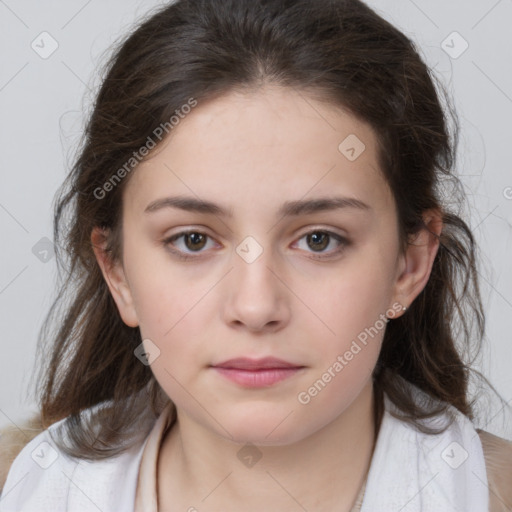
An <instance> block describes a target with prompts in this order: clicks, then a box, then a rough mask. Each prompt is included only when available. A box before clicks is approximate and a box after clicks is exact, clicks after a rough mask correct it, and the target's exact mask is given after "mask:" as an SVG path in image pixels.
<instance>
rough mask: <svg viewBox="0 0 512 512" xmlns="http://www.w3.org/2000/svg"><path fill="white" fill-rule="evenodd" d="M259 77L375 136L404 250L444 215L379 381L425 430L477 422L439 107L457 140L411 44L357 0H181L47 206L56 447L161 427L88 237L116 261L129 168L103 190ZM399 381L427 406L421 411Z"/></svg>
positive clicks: (134, 41)
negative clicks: (155, 138) (184, 125)
mask: <svg viewBox="0 0 512 512" xmlns="http://www.w3.org/2000/svg"><path fill="white" fill-rule="evenodd" d="M267 83H271V84H276V85H280V86H283V87H292V88H294V89H296V90H298V91H301V92H304V93H305V94H309V95H312V96H315V97H317V98H322V99H324V100H327V101H328V102H330V103H331V104H333V105H339V106H341V107H343V108H345V109H346V110H347V111H349V112H351V113H352V114H353V115H355V116H357V117H358V118H359V119H362V120H363V121H365V122H367V123H369V125H370V126H371V127H372V128H373V129H374V132H375V134H376V136H377V138H378V142H379V146H380V153H379V163H380V168H381V171H382V173H383V174H384V176H385V178H386V180H387V181H388V183H389V184H390V187H391V189H392V191H393V195H394V198H395V201H396V205H397V210H398V223H399V232H400V240H401V243H402V250H405V248H406V247H407V243H409V242H410V237H411V236H413V235H414V234H415V233H417V232H418V230H419V229H420V228H422V227H425V226H424V223H423V220H422V213H423V212H425V211H426V210H428V209H431V208H438V209H439V210H440V211H441V212H442V219H443V223H444V228H443V231H442V234H441V235H440V247H439V251H438V254H437V256H436V258H435V261H434V265H433V269H432V273H431V276H430V279H429V281H428V283H427V285H426V287H425V288H424V290H423V291H422V292H421V293H420V295H419V296H418V297H417V298H416V300H415V301H414V302H413V303H412V304H411V305H410V307H409V310H408V311H407V313H406V314H405V315H402V316H401V317H399V318H397V319H394V320H391V321H390V322H389V323H388V325H387V329H386V332H385V335H384V340H383V346H382V351H381V353H380V357H379V360H378V363H377V366H376V368H375V371H374V375H373V377H374V387H375V389H376V390H377V391H378V392H379V393H380V394H382V393H383V392H386V393H387V394H388V395H389V397H390V398H391V400H392V401H393V402H394V403H395V404H396V405H397V406H398V408H399V409H400V410H401V411H402V413H403V414H402V415H401V417H402V418H403V419H404V420H405V421H409V422H412V423H413V424H415V425H417V426H418V428H420V429H423V430H424V431H428V432H430V431H431V430H429V429H426V428H425V427H424V426H423V425H422V424H421V421H420V420H422V419H423V418H428V417H430V416H432V415H434V414H437V413H439V412H440V411H447V410H449V409H450V407H449V406H450V405H451V406H454V407H455V408H456V409H458V410H459V411H461V412H462V413H463V414H465V415H466V416H468V417H469V418H470V419H473V407H472V403H470V402H469V399H468V383H469V377H470V374H471V373H478V372H476V371H475V370H472V369H471V365H472V363H473V361H474V357H475V356H476V354H478V352H479V349H480V345H481V342H482V338H483V333H484V314H483V310H482V304H481V299H480V294H479V289H478V280H477V271H476V263H475V261H476V260H475V252H476V247H475V241H474V239H473V236H472V234H471V231H470V229H469V228H468V226H467V225H466V223H465V222H464V221H463V220H462V218H461V217H460V216H459V215H460V212H457V211H451V210H450V209H449V208H450V206H453V205H455V206H456V205H458V204H462V203H461V200H462V199H461V198H462V197H463V196H462V188H461V187H460V185H459V182H458V179H457V177H456V176H455V175H454V172H453V169H454V167H455V150H456V146H457V131H458V126H457V120H456V116H455V115H454V113H453V110H452V109H451V108H450V107H449V102H447V105H448V111H449V112H450V113H451V114H452V116H451V119H452V120H453V122H454V126H453V133H452V134H451V135H450V133H449V130H448V128H449V126H448V125H449V121H448V118H447V113H446V112H445V110H444V109H443V107H442V105H441V103H440V100H439V96H438V92H437V90H436V86H437V87H438V88H439V90H440V91H443V92H444V89H443V87H442V86H441V84H440V83H439V81H438V80H437V79H436V78H435V76H434V75H433V74H432V72H431V70H430V69H429V68H428V67H427V66H426V64H425V63H424V62H423V60H422V58H421V57H420V56H419V53H418V51H417V50H416V48H415V45H414V43H413V42H412V41H411V40H410V39H409V38H407V37H406V36H405V35H404V34H403V33H402V32H400V31H399V30H398V29H396V28H395V27H393V26H392V25H391V24H390V23H388V22H387V21H385V20H384V19H383V18H382V17H380V16H379V15H378V14H376V13H375V12H374V11H373V10H372V9H370V8H369V7H368V6H366V5H365V4H364V3H363V2H361V1H359V0H178V1H176V2H173V3H171V4H168V5H167V6H164V7H163V8H161V9H160V10H158V11H157V12H155V13H153V15H151V16H149V17H148V18H147V19H146V20H144V21H143V22H142V23H141V24H140V25H139V26H138V28H136V29H135V30H133V32H132V33H130V34H129V35H128V37H127V38H126V40H124V41H123V42H122V43H121V44H120V45H119V47H118V48H116V50H115V54H114V55H113V57H112V59H111V60H110V62H109V64H108V66H107V69H106V73H105V77H104V79H103V81H102V84H101V88H100V90H99V93H98V95H97V98H96V101H95V104H94V107H93V110H92V113H91V115H90V118H89V120H88V123H87V126H86V129H85V133H84V138H83V141H82V144H81V147H80V149H79V151H80V153H79V155H78V158H77V159H76V163H75V164H74V166H73V168H72V170H71V172H70V174H69V176H68V177H67V179H66V181H65V183H64V184H63V187H62V190H61V195H60V197H59V198H58V202H57V204H56V207H55V219H54V222H55V224H54V242H55V244H56V246H57V261H58V265H59V269H60V270H61V272H62V270H63V269H64V268H65V276H64V279H62V280H61V282H60V283H59V285H60V292H59V295H58V297H57V299H56V300H55V302H54V304H53V305H52V308H51V310H50V312H49V314H48V317H47V319H46V321H45V323H44V325H43V328H42V329H41V334H40V350H41V356H40V357H41V360H42V361H43V362H44V363H45V364H44V365H43V367H42V369H41V373H42V374H41V376H40V377H39V383H40V384H41V386H40V393H39V394H40V397H39V400H40V403H41V411H42V418H43V425H44V426H45V427H48V426H49V425H51V424H52V423H54V422H56V421H57V420H60V419H63V418H68V420H67V422H64V423H63V426H64V427H65V429H66V431H65V433H66V434H67V436H68V437H69V442H68V443H67V444H63V441H62V442H61V441H60V440H59V441H58V442H59V443H61V446H62V449H64V450H66V452H67V453H68V454H70V455H76V456H79V457H83V458H102V457H107V456H110V455H114V454H117V453H119V452H121V451H122V450H124V449H125V448H126V447H127V446H128V445H129V443H130V442H132V440H133V438H134V436H136V435H137V433H138V434H139V435H145V433H146V430H144V429H143V428H141V426H140V425H141V423H140V421H141V419H142V420H143V419H148V420H151V419H152V418H153V419H154V418H155V417H156V415H158V414H159V412H160V411H161V410H162V408H163V406H164V405H165V404H166V403H168V402H169V398H168V397H167V396H166V395H165V393H164V392H163V390H162V389H161V388H160V386H159V384H158V383H157V381H156V380H155V378H154V377H153V374H152V372H151V370H150V368H149V367H148V366H145V365H143V364H141V362H140V361H139V360H138V359H137V358H136V357H135V356H134V349H135V348H136V347H137V346H138V345H139V344H140V342H141V335H140V331H139V329H138V328H132V327H128V326H127V325H126V324H124V323H123V321H122V320H121V317H120V315H119V313H118V310H117V307H116V304H115V302H114V300H113V298H112V296H111V294H110V292H109V290H108V288H107V285H106V283H105V280H104V278H103V276H102V273H101V271H100V268H99V266H98V264H97V261H96V259H95V256H94V253H93V250H92V246H91V238H90V237H91V231H92V229H93V228H94V227H95V226H100V227H103V228H105V229H106V233H107V241H108V248H107V251H108V253H109V255H110V257H111V258H112V260H113V261H116V260H119V259H120V258H121V255H122V240H121V237H120V232H121V230H120V225H121V211H122V210H121V205H122V194H123V189H124V187H125V186H126V183H127V182H128V180H129V179H130V175H131V174H130V172H129V171H127V172H126V173H123V177H124V174H126V176H125V177H124V179H122V180H119V182H116V183H115V186H112V187H109V190H108V193H107V192H105V193H103V192H102V193H101V197H98V195H99V194H98V190H100V189H101V190H103V191H105V190H106V189H105V188H104V184H105V183H107V182H109V180H111V179H112V176H113V175H114V174H115V173H116V171H117V170H118V169H121V168H124V169H125V170H126V162H128V161H130V158H131V157H132V155H133V154H134V152H137V151H138V150H139V149H140V148H141V147H142V146H144V145H145V144H147V140H148V137H149V136H151V134H153V133H154V131H155V128H157V127H158V126H161V125H163V124H165V123H168V122H169V119H170V118H171V116H172V115H173V113H175V112H176V110H178V109H180V107H181V106H182V105H185V104H187V103H188V102H189V100H190V98H195V99H196V100H197V101H198V103H199V104H200V103H201V102H202V101H206V100H210V99H212V98H215V97H218V96H220V95H224V94H226V93H228V92H230V91H233V90H248V91H250V90H255V89H257V88H258V87H260V86H262V85H264V84H267ZM445 96H446V93H445ZM118 175H119V174H118ZM447 185H450V186H451V188H450V191H449V192H448V193H446V192H445V191H446V189H445V188H444V187H445V186H447ZM443 194H445V196H446V197H450V198H451V199H453V204H452V205H449V204H447V202H446V201H443V200H442V195H443ZM457 197H458V198H459V201H458V202H456V201H455V198H457ZM66 214H69V218H66ZM61 245H62V250H61V247H60V246H61ZM64 256H67V257H68V260H67V261H64ZM64 305H65V306H66V307H64ZM54 320H56V322H57V325H58V329H57V330H56V332H55V333H52V332H51V328H50V327H51V324H52V322H53V321H54ZM478 375H480V374H478ZM480 376H481V375H480ZM481 377H482V378H484V377H483V376H481ZM404 379H405V380H406V381H409V382H411V383H413V384H415V385H416V386H417V387H419V388H420V389H421V390H423V391H425V393H426V394H427V395H428V396H429V397H432V399H433V401H432V402H431V403H418V402H417V401H416V400H415V399H414V397H412V396H411V395H410V391H409V388H408V387H407V386H406V385H404V382H403V380H404ZM485 380H486V379H485ZM379 396H381V395H379ZM439 400H440V402H439ZM93 406H94V407H93ZM86 409H87V411H86V412H87V414H83V412H84V411H85V410H86ZM150 423H151V422H150V421H148V425H149V424H150ZM432 432H433V430H432Z"/></svg>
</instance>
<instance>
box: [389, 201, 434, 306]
mask: <svg viewBox="0 0 512 512" xmlns="http://www.w3.org/2000/svg"><path fill="white" fill-rule="evenodd" d="M423 221H424V227H423V228H421V229H420V231H419V232H418V233H416V234H415V235H414V237H413V238H412V240H410V241H409V244H408V246H407V249H406V252H405V254H404V255H402V256H401V258H400V265H399V275H398V278H397V281H396V283H395V294H394V299H395V302H399V303H400V304H402V306H405V307H409V305H410V304H411V303H412V302H413V301H414V299H415V298H416V297H417V296H418V295H419V294H420V293H421V291H422V290H423V289H424V288H425V286H426V285H427V282H428V280H429V278H430V273H431V271H432V266H433V264H434V259H435V257H436V255H437V251H438V250H439V236H440V235H441V231H442V229H443V220H442V214H441V212H440V211H439V210H438V209H433V210H427V211H426V212H425V213H424V214H423Z"/></svg>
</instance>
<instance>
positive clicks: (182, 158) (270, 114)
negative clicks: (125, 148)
mask: <svg viewBox="0 0 512 512" xmlns="http://www.w3.org/2000/svg"><path fill="white" fill-rule="evenodd" d="M334 190H336V192H339V193H343V194H344V195H351V196H355V197H357V198H359V199H361V200H362V201H364V202H368V203H371V204H372V206H374V207H375V208H376V209H385V208H389V207H390V206H391V203H390V201H391V193H390V190H389V188H388V186H387V183H386V182H385V180H384V178H383V176H382V174H381V172H380V170H379V167H378V146H377V139H376V136H375V134H374V132H373V130H372V129H371V127H370V126H369V125H368V124H366V123H364V122H362V121H360V120H359V119H357V118H356V117H354V116H352V115H350V114H349V113H348V112H347V111H345V110H343V109H342V108H340V107H335V106H334V105H332V104H329V103H325V102H320V101H318V100H315V99H313V98H312V97H310V96H307V95H306V94H305V93H303V92H299V91H296V90H292V89H285V88H280V87H266V88H262V89H260V90H258V91H257V92H251V93H241V92H232V93H229V94H226V95H224V96H222V97H219V98H216V99H214V100H209V101H207V102H200V103H199V104H198V105H197V106H196V107H195V108H193V109H192V110H191V112H190V113H189V114H187V115H186V116H183V119H181V120H180V122H179V124H178V125H176V126H174V128H173V129H172V131H171V132H170V134H169V135H168V136H167V138H166V139H164V141H163V142H162V143H161V144H160V145H159V146H158V147H157V148H156V150H154V152H153V154H152V155H151V157H150V158H149V159H147V160H146V161H144V162H142V163H141V164H139V166H138V168H137V169H136V170H135V171H134V174H133V175H132V177H131V179H130V182H129V183H128V187H127V190H126V191H125V194H126V196H127V197H128V199H129V201H127V203H128V202H129V203H130V204H132V205H134V206H135V207H136V209H137V210H139V211H143V210H144V208H145V207H146V206H147V204H148V203H149V202H150V201H152V200H155V199H158V198H159V197H160V196H161V197H164V196H165V194H168V195H175V194H177V193H180V194H186V195H195V196H198V197H201V198H205V199H209V198H212V197H214V198H215V199H219V198H222V199H223V200H224V201H223V203H224V204H227V205H234V204H239V205H242V206H244V207H246V208H248V207H249V206H252V207H254V208H256V207H257V205H260V206H261V207H266V206H268V207H271V206H270V203H273V202H277V201H279V202H282V201H283V200H285V199H289V200H293V199H299V198H302V197H304V196H305V195H315V194H316V195H322V196H326V195H329V194H330V193H332V192H333V191H334ZM266 203H269V204H266ZM234 211H235V213H236V207H235V208H234Z"/></svg>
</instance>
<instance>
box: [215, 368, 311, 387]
mask: <svg viewBox="0 0 512 512" xmlns="http://www.w3.org/2000/svg"><path fill="white" fill-rule="evenodd" d="M214 369H215V370H217V371H218V372H219V373H220V374H221V375H223V376H224V377H226V378H227V379H229V380H231V381H232V382H235V383H236V384H239V385H240V386H243V387H245V388H264V387H268V386H272V385H274V384H276V383H278V382H281V381H283V380H285V379H288V378H289V377H292V376H293V375H295V374H296V373H297V372H298V371H299V370H301V369H302V368H266V369H262V370H241V369H240V368H219V367H214Z"/></svg>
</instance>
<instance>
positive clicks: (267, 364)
mask: <svg viewBox="0 0 512 512" xmlns="http://www.w3.org/2000/svg"><path fill="white" fill-rule="evenodd" d="M213 367H214V368H230V369H237V370H266V369H276V368H302V366H301V365H298V364H294V363H289V362H288V361H284V360H283V359H277V358H275V357H263V358H260V359H251V358H249V357H237V358H235V359H229V360H227V361H224V362H222V363H219V364H215V365H213Z"/></svg>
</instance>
